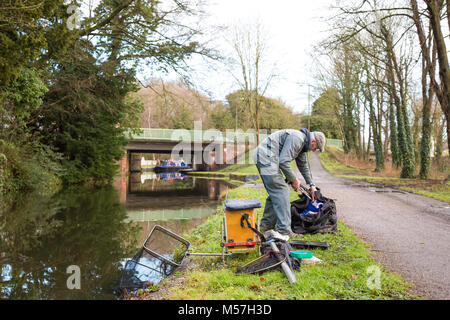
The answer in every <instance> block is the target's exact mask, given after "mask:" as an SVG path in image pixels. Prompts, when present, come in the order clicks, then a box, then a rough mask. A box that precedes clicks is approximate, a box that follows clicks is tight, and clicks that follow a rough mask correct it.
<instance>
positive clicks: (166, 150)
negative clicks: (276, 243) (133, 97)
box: [121, 128, 265, 172]
mask: <svg viewBox="0 0 450 320" xmlns="http://www.w3.org/2000/svg"><path fill="white" fill-rule="evenodd" d="M140 131H141V132H140V133H138V134H133V133H132V132H128V133H127V137H128V144H127V146H126V147H125V150H126V154H125V155H124V157H123V159H122V161H121V171H122V172H130V171H131V172H135V171H141V169H142V168H141V158H142V155H143V154H145V153H159V154H167V155H168V158H169V157H170V156H171V155H175V157H174V158H176V157H178V158H183V159H184V160H185V161H186V162H187V163H189V164H190V165H191V167H192V168H193V169H194V170H215V169H219V168H221V167H223V166H225V165H226V164H230V163H234V162H233V160H234V159H235V158H236V157H238V156H239V155H241V154H243V153H245V152H247V151H248V150H250V148H252V147H254V146H256V136H255V135H254V134H252V133H241V132H239V133H237V134H235V133H234V132H228V133H226V134H224V133H222V132H220V131H217V130H186V129H148V128H142V129H140ZM261 138H265V136H261Z"/></svg>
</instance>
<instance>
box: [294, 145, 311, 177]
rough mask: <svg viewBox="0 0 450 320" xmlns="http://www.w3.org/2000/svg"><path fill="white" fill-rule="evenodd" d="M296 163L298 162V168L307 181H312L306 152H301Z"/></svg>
mask: <svg viewBox="0 0 450 320" xmlns="http://www.w3.org/2000/svg"><path fill="white" fill-rule="evenodd" d="M295 163H296V164H297V168H298V170H299V171H300V173H301V174H302V176H303V178H305V182H306V183H307V184H311V183H312V181H313V180H312V174H311V170H310V169H309V164H308V161H307V159H306V152H303V153H301V154H300V155H299V156H298V157H297V158H296V159H295Z"/></svg>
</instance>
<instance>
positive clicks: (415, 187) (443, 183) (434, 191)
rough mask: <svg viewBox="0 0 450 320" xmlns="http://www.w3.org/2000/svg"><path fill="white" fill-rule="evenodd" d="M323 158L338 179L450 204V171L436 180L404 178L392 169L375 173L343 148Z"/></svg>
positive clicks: (435, 178) (332, 151)
mask: <svg viewBox="0 0 450 320" xmlns="http://www.w3.org/2000/svg"><path fill="white" fill-rule="evenodd" d="M319 156H320V161H321V163H322V165H323V167H324V168H325V169H326V170H327V171H328V172H329V173H331V174H332V175H334V176H336V177H339V178H345V179H351V180H355V181H359V182H365V183H369V184H372V185H374V186H376V187H379V188H384V187H386V188H393V189H398V190H403V191H407V192H412V193H415V194H420V195H423V196H427V197H431V198H434V199H437V200H441V201H445V202H449V203H450V181H449V180H448V179H449V177H450V171H449V168H447V169H445V170H443V171H442V172H434V176H433V177H432V179H427V180H424V179H400V178H398V176H399V175H400V174H399V169H396V168H390V167H388V168H387V169H385V170H383V171H381V172H374V165H373V164H370V163H364V162H358V161H356V160H355V159H352V158H349V157H348V156H345V155H344V154H343V152H342V150H341V149H339V148H335V147H327V151H326V152H324V153H322V154H319ZM444 161H448V159H445V160H444ZM444 168H446V167H445V166H444Z"/></svg>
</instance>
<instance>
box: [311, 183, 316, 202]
mask: <svg viewBox="0 0 450 320" xmlns="http://www.w3.org/2000/svg"><path fill="white" fill-rule="evenodd" d="M310 190H311V201H314V200H315V193H316V186H311V189H310Z"/></svg>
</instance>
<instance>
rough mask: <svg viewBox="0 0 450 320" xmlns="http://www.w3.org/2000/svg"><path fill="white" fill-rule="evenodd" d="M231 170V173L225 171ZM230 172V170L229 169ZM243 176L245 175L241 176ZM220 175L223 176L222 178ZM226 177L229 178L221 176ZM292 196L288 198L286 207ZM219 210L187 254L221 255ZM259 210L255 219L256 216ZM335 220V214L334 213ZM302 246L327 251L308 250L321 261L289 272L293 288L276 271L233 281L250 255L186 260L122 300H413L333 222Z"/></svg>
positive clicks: (192, 237) (246, 194) (251, 193)
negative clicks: (332, 228)
mask: <svg viewBox="0 0 450 320" xmlns="http://www.w3.org/2000/svg"><path fill="white" fill-rule="evenodd" d="M231 169H232V168H231ZM229 170H230V168H229ZM253 170H256V168H255V167H254V165H252V166H246V167H241V168H239V169H237V171H236V172H233V173H234V174H248V171H253ZM243 171H245V172H243ZM222 173H224V172H222ZM227 173H231V172H229V171H227ZM247 186H248V187H246V186H241V187H239V188H236V189H232V190H228V195H227V197H228V199H249V198H257V199H258V200H259V201H260V202H261V203H262V205H263V207H264V203H265V199H266V197H267V193H266V191H265V189H264V188H255V187H251V186H249V185H247ZM296 197H297V195H296V194H295V193H294V192H293V191H292V192H291V201H292V200H295V199H296ZM223 209H224V205H223V204H222V205H221V206H219V208H218V210H217V212H216V214H215V215H213V216H211V217H209V218H208V219H207V220H206V222H205V223H204V224H202V225H200V226H198V227H197V228H195V229H194V230H193V231H191V232H190V233H189V234H185V235H183V236H184V237H185V238H187V239H188V240H189V241H190V242H191V251H192V252H218V253H219V252H221V247H220V222H221V220H222V213H223ZM262 212H263V208H261V209H257V211H256V213H257V214H259V215H260V216H262ZM338 217H339V212H338ZM304 239H305V240H312V241H326V242H328V243H329V244H330V248H328V249H327V250H312V252H313V253H314V255H315V256H317V257H318V258H319V259H321V260H322V263H320V264H316V265H307V264H303V265H302V266H301V270H300V271H295V276H296V278H297V282H296V283H295V284H289V282H288V281H287V279H286V276H285V275H284V274H283V273H282V272H280V271H271V272H266V273H263V274H261V275H248V274H246V275H242V274H241V275H236V274H235V273H234V272H235V270H236V268H237V267H239V266H243V265H244V264H246V263H248V262H249V261H251V260H253V259H255V258H256V257H257V253H256V250H254V251H253V252H251V253H250V254H249V255H247V256H241V257H237V256H236V257H228V258H226V263H225V264H222V261H221V258H220V257H219V258H217V257H194V256H192V257H190V258H189V259H187V260H186V262H185V263H184V266H183V267H181V268H180V269H179V270H177V271H176V272H175V273H174V274H172V275H171V276H169V277H168V278H166V279H165V280H163V281H162V282H161V283H160V284H159V285H158V286H155V287H152V288H149V289H148V290H144V291H142V292H140V294H139V295H138V296H137V297H128V299H169V300H184V299H188V300H203V299H204V300H229V299H241V300H253V299H261V300H264V299H270V300H286V299H298V300H308V299H313V300H321V299H327V300H330V299H370V300H372V299H415V298H417V297H415V296H412V295H410V294H409V289H410V288H411V285H409V284H408V283H407V282H406V280H405V279H404V278H402V277H401V276H399V275H397V274H395V273H393V272H390V271H388V270H386V269H385V268H384V267H383V266H382V265H381V264H379V263H377V262H376V261H375V260H374V259H373V257H372V253H371V252H370V251H369V250H368V249H369V245H367V244H365V243H364V242H362V241H361V240H359V239H358V238H357V237H356V236H355V234H354V232H353V231H352V230H351V229H350V228H348V227H346V226H345V225H344V224H343V223H342V222H341V221H338V231H337V232H336V233H328V234H316V235H305V237H304Z"/></svg>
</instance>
